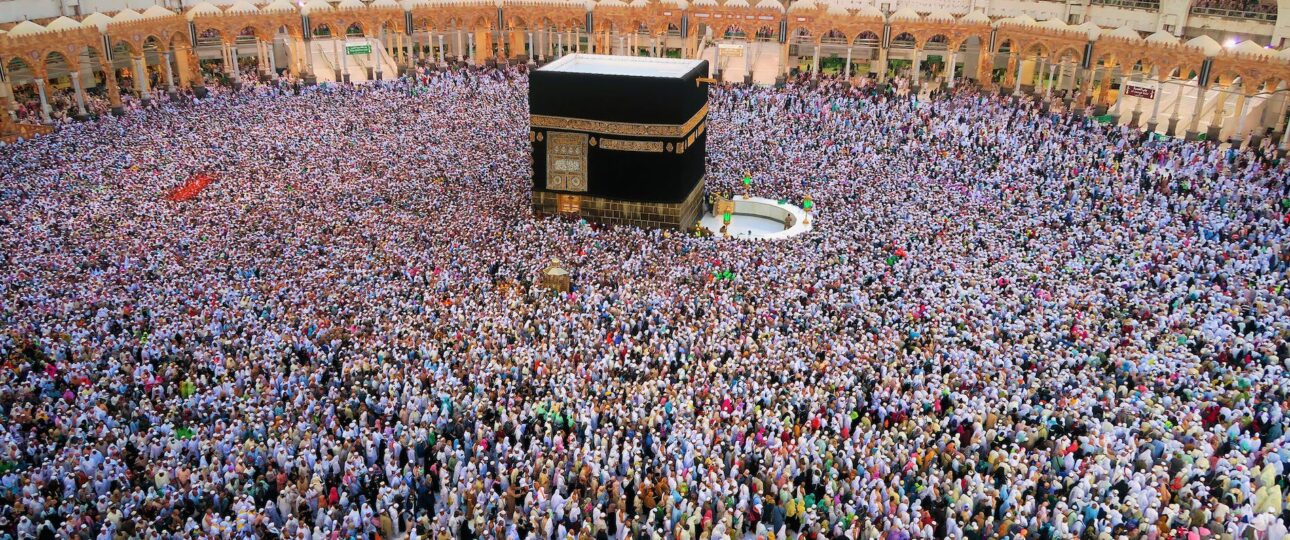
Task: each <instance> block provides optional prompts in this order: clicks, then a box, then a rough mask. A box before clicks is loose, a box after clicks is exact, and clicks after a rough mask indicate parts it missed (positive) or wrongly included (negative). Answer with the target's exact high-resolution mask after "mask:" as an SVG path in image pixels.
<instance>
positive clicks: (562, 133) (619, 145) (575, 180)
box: [529, 62, 708, 228]
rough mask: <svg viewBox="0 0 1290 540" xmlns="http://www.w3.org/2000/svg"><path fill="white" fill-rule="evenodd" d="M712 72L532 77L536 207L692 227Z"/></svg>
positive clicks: (550, 211) (599, 218) (619, 220)
mask: <svg viewBox="0 0 1290 540" xmlns="http://www.w3.org/2000/svg"><path fill="white" fill-rule="evenodd" d="M707 72H708V66H707V62H700V63H698V64H697V65H696V66H695V67H694V68H693V69H691V70H690V71H689V72H687V73H686V74H685V75H684V76H682V77H651V76H629V75H609V74H597V73H576V72H563V71H543V70H537V71H534V72H532V74H531V76H530V79H529V113H530V115H531V123H530V132H529V140H530V142H531V144H532V148H533V196H534V201H533V202H534V209H535V210H536V211H537V212H539V213H548V214H554V213H565V214H570V213H572V214H579V215H582V216H583V217H586V218H588V219H591V220H593V221H604V222H611V223H633V224H638V225H644V226H664V227H678V228H686V227H689V226H691V225H693V223H692V221H693V219H697V212H692V211H690V210H691V209H690V208H689V207H690V206H694V207H695V208H697V201H698V199H699V198H700V197H701V191H702V189H701V187H700V186H701V183H702V181H703V177H704V171H705V160H706V157H707V152H706V141H707V137H706V133H707V120H708V88H707V85H706V84H702V83H701V82H700V81H699V80H698V79H699V78H700V77H703V76H706V75H707ZM557 199H560V202H557ZM570 201H572V202H570ZM691 202H693V203H694V204H693V205H691V204H689V203H691ZM691 214H693V215H691Z"/></svg>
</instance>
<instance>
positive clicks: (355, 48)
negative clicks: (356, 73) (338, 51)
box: [345, 43, 372, 55]
mask: <svg viewBox="0 0 1290 540" xmlns="http://www.w3.org/2000/svg"><path fill="white" fill-rule="evenodd" d="M345 54H348V55H355V54H372V46H371V45H370V44H367V43H364V44H362V45H346V46H345Z"/></svg>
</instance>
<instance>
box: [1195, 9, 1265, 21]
mask: <svg viewBox="0 0 1290 540" xmlns="http://www.w3.org/2000/svg"><path fill="white" fill-rule="evenodd" d="M1191 14H1192V15H1201V16H1205V15H1208V16H1211V17H1223V18H1225V19H1244V20H1255V21H1266V22H1275V21H1276V20H1277V14H1276V12H1275V11H1273V12H1270V13H1269V12H1264V11H1247V10H1243V9H1222V8H1211V7H1199V6H1198V7H1193V8H1191Z"/></svg>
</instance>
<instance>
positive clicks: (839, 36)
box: [815, 28, 848, 45]
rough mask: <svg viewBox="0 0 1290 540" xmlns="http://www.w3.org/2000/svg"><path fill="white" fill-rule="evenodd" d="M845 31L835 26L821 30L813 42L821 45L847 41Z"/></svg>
mask: <svg viewBox="0 0 1290 540" xmlns="http://www.w3.org/2000/svg"><path fill="white" fill-rule="evenodd" d="M847 42H848V39H847V33H846V32H843V31H842V30H839V29H836V28H830V29H828V30H825V31H824V32H821V33H820V35H819V37H817V38H816V40H815V43H816V44H817V45H821V44H824V43H847Z"/></svg>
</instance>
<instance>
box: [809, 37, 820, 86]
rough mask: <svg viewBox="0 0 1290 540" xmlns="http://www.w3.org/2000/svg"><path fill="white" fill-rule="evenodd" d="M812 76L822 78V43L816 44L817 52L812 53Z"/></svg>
mask: <svg viewBox="0 0 1290 540" xmlns="http://www.w3.org/2000/svg"><path fill="white" fill-rule="evenodd" d="M811 78H812V79H818V78H820V44H819V43H816V44H815V53H814V54H812V55H811Z"/></svg>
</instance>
